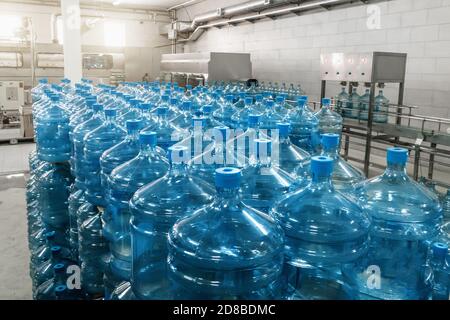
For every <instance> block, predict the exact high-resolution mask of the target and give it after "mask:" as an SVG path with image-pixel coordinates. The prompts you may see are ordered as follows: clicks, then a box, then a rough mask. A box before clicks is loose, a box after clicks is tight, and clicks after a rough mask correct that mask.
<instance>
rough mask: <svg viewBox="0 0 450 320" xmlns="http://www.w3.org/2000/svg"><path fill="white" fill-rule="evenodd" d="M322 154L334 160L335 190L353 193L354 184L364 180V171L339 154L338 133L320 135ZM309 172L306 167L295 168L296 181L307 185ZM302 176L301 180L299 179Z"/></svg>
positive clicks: (309, 177) (333, 176) (309, 176)
mask: <svg viewBox="0 0 450 320" xmlns="http://www.w3.org/2000/svg"><path fill="white" fill-rule="evenodd" d="M321 155H322V156H326V157H330V158H331V159H333V161H334V165H333V175H332V179H333V185H334V187H335V188H336V190H339V191H341V192H343V193H349V194H353V192H354V189H355V188H356V186H357V185H358V184H359V183H360V182H362V181H364V180H365V176H364V173H362V172H361V171H360V170H359V169H357V168H355V167H353V166H352V165H350V164H349V163H348V162H346V161H345V160H344V159H342V157H341V156H340V155H339V135H338V134H334V133H326V134H324V135H322V152H321ZM308 172H311V170H310V168H308V167H299V168H297V177H299V179H298V180H297V183H300V185H303V186H305V185H307V184H308V182H307V181H308V180H310V179H311V175H310V174H308ZM301 177H303V180H302V179H301Z"/></svg>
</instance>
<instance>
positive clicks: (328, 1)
mask: <svg viewBox="0 0 450 320" xmlns="http://www.w3.org/2000/svg"><path fill="white" fill-rule="evenodd" d="M287 2H288V3H290V1H287ZM348 2H352V0H318V1H314V2H308V3H304V4H298V5H291V6H289V7H285V8H282V9H276V10H270V11H266V12H260V13H257V14H251V15H246V16H243V17H238V18H232V19H227V20H221V21H219V22H213V23H209V24H204V25H201V26H198V27H196V28H195V30H194V31H193V33H192V34H191V36H190V37H189V38H188V39H182V40H179V41H178V42H191V41H196V40H198V38H200V36H201V35H202V34H203V33H204V32H205V31H206V30H207V29H210V28H214V27H221V26H226V25H233V24H237V23H241V22H245V21H252V20H258V19H263V18H267V17H270V16H277V15H284V14H288V13H295V12H297V11H304V10H310V9H314V8H319V7H322V6H324V5H333V4H338V3H348Z"/></svg>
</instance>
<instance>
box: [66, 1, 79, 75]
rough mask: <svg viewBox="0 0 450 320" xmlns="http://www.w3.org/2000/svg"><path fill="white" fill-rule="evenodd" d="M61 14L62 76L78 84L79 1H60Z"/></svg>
mask: <svg viewBox="0 0 450 320" xmlns="http://www.w3.org/2000/svg"><path fill="white" fill-rule="evenodd" d="M61 14H62V20H63V23H62V25H63V34H64V39H63V41H64V43H63V51H64V76H65V77H66V78H68V79H70V80H71V81H72V83H74V82H79V81H80V79H81V77H82V76H83V75H82V64H81V33H80V24H81V18H80V1H79V0H61Z"/></svg>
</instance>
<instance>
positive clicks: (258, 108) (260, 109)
mask: <svg viewBox="0 0 450 320" xmlns="http://www.w3.org/2000/svg"><path fill="white" fill-rule="evenodd" d="M263 100H264V96H263V95H262V94H257V95H256V96H255V104H254V106H253V112H254V113H255V114H263V113H264V112H265V111H266V108H265V106H264V102H263Z"/></svg>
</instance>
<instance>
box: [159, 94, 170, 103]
mask: <svg viewBox="0 0 450 320" xmlns="http://www.w3.org/2000/svg"><path fill="white" fill-rule="evenodd" d="M161 100H162V101H164V102H168V101H169V96H168V95H167V94H164V95H163V96H161Z"/></svg>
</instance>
